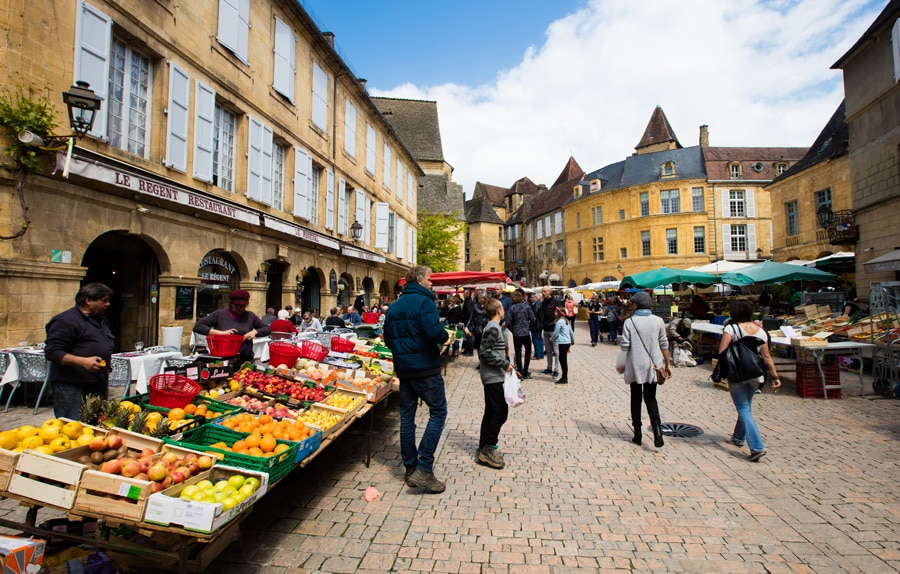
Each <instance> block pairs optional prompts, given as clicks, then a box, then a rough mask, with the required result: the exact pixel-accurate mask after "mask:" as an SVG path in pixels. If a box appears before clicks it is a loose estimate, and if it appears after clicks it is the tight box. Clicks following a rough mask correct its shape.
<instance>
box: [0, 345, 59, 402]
mask: <svg viewBox="0 0 900 574" xmlns="http://www.w3.org/2000/svg"><path fill="white" fill-rule="evenodd" d="M12 356H13V359H14V360H15V361H16V363H17V364H18V365H19V380H18V381H16V384H15V386H13V388H12V390H11V391H9V398H7V399H6V409H4V411H3V412H5V413H7V412H9V405H11V404H12V399H13V395H15V394H16V390H17V389H18V388H19V387H20V386H22V383H42V384H41V392H40V393H39V394H38V398H37V402H36V403H35V405H34V414H37V413H38V409H39V408H40V406H41V398H42V397H43V396H44V391H46V390H47V385H48V383H49V382H50V362H49V361H48V360H47V359H46V358H45V357H44V355H43V354H42V353H23V352H20V351H12Z"/></svg>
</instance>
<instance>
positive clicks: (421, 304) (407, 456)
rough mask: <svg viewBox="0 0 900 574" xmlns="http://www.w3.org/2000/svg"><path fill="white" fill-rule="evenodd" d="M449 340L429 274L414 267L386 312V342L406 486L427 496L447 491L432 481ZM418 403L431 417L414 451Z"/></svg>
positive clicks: (444, 404)
mask: <svg viewBox="0 0 900 574" xmlns="http://www.w3.org/2000/svg"><path fill="white" fill-rule="evenodd" d="M448 338H449V334H448V333H447V331H446V330H445V329H444V326H443V325H442V324H441V319H440V316H439V315H438V309H437V304H436V302H435V297H434V293H432V292H431V269H429V268H428V267H420V266H416V267H413V268H412V269H410V270H409V271H408V272H407V274H406V286H405V287H403V294H402V295H401V296H400V298H399V299H398V300H397V301H396V302H395V303H394V304H392V305H391V306H390V307H388V310H387V315H386V316H385V320H384V342H385V344H386V345H387V346H388V348H390V350H391V352H392V353H393V355H394V372H395V373H396V374H397V378H399V379H400V456H401V458H402V459H403V465H404V466H405V467H406V476H405V480H406V484H407V485H408V486H411V487H417V486H424V487H425V488H426V489H428V490H429V491H431V492H444V489H445V488H446V485H445V484H444V483H443V482H442V481H440V480H438V479H437V478H435V476H434V451H435V449H437V445H438V442H439V441H440V439H441V433H442V432H443V431H444V422H445V421H446V419H447V396H446V394H445V393H444V377H442V376H441V345H442V344H443V343H445V342H446V341H447V339H448ZM419 399H421V400H422V401H424V402H425V404H426V405H428V412H429V416H428V425H427V426H426V427H425V432H423V433H422V440H421V441H420V442H419V447H418V448H416V408H417V406H418V402H419Z"/></svg>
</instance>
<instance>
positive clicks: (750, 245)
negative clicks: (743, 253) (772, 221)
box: [747, 223, 756, 258]
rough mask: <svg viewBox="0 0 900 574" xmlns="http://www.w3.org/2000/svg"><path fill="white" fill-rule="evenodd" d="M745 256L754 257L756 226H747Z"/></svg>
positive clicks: (749, 224) (751, 224)
mask: <svg viewBox="0 0 900 574" xmlns="http://www.w3.org/2000/svg"><path fill="white" fill-rule="evenodd" d="M747 255H748V257H751V258H753V257H756V224H754V223H748V224H747Z"/></svg>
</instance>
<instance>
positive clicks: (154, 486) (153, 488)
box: [150, 481, 166, 493]
mask: <svg viewBox="0 0 900 574" xmlns="http://www.w3.org/2000/svg"><path fill="white" fill-rule="evenodd" d="M165 488H166V487H165V486H163V483H161V482H155V481H154V482H151V483H150V492H151V493H155V492H161V491H162V490H163V489H165Z"/></svg>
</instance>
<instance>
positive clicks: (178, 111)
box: [166, 62, 191, 173]
mask: <svg viewBox="0 0 900 574" xmlns="http://www.w3.org/2000/svg"><path fill="white" fill-rule="evenodd" d="M190 105H191V77H190V76H189V75H188V73H187V72H185V71H184V70H182V69H181V68H180V67H178V64H176V63H175V62H169V118H168V122H167V123H168V126H167V130H166V167H171V168H172V169H175V170H178V171H180V172H181V173H187V156H188V114H189V113H190V111H189V110H190Z"/></svg>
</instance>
